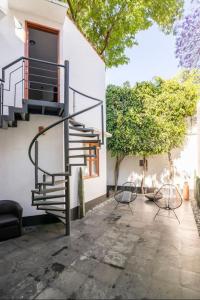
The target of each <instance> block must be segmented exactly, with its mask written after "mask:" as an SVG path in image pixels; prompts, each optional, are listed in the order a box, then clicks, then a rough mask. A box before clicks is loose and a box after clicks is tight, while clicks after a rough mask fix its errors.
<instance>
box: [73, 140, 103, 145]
mask: <svg viewBox="0 0 200 300" xmlns="http://www.w3.org/2000/svg"><path fill="white" fill-rule="evenodd" d="M100 142H101V141H100V140H69V143H77V144H79V143H81V144H84V143H85V144H94V143H95V144H99V145H100Z"/></svg>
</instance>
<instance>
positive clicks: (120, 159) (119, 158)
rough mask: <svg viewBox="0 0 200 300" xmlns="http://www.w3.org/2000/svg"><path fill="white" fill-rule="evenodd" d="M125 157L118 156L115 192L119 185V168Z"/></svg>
mask: <svg viewBox="0 0 200 300" xmlns="http://www.w3.org/2000/svg"><path fill="white" fill-rule="evenodd" d="M124 157H125V156H124V155H117V157H116V163H115V192H116V191H117V184H118V178H119V167H120V164H121V162H122V160H123V159H124Z"/></svg>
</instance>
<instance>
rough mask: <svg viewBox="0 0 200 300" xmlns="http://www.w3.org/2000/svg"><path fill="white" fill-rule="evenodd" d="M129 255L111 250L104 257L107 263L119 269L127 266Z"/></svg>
mask: <svg viewBox="0 0 200 300" xmlns="http://www.w3.org/2000/svg"><path fill="white" fill-rule="evenodd" d="M126 260H127V257H126V256H125V255H123V254H122V253H120V252H117V251H113V250H109V251H108V252H107V253H106V255H105V256H104V258H103V261H104V263H105V264H108V265H111V266H114V267H116V268H119V269H124V268H125V263H126Z"/></svg>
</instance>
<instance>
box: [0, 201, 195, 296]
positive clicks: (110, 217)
mask: <svg viewBox="0 0 200 300" xmlns="http://www.w3.org/2000/svg"><path fill="white" fill-rule="evenodd" d="M114 207H115V203H114V201H112V200H109V201H108V203H107V204H104V205H101V206H100V207H98V208H96V209H94V210H93V211H92V212H89V213H88V214H87V216H86V217H85V218H84V219H82V220H77V221H74V222H72V234H71V237H66V236H64V227H63V225H62V224H60V223H56V224H51V225H44V226H34V227H27V228H26V230H25V231H24V234H23V236H22V237H20V238H17V239H12V240H9V241H5V242H1V243H0V299H3V300H5V299H54V298H55V299H199V298H200V288H199V286H200V285H199V282H200V251H199V248H200V239H199V237H198V231H197V228H196V225H195V221H194V216H193V213H192V209H191V206H190V203H189V202H184V203H183V205H182V207H181V208H180V209H179V211H178V215H179V217H180V219H181V224H180V225H179V224H178V222H177V221H176V220H174V219H169V218H166V217H162V216H159V218H157V219H156V221H153V218H154V215H155V213H156V211H157V208H156V207H155V205H154V204H153V203H152V202H151V203H148V202H147V201H145V200H144V198H143V197H141V196H138V198H137V199H136V201H135V203H134V215H132V214H131V213H130V211H129V210H127V208H126V207H120V208H118V209H117V210H115V211H113V209H114ZM8 287H9V288H8Z"/></svg>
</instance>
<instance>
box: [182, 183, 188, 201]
mask: <svg viewBox="0 0 200 300" xmlns="http://www.w3.org/2000/svg"><path fill="white" fill-rule="evenodd" d="M183 199H184V200H186V201H188V200H189V199H190V191H189V184H188V182H187V181H185V182H184V185H183Z"/></svg>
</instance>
